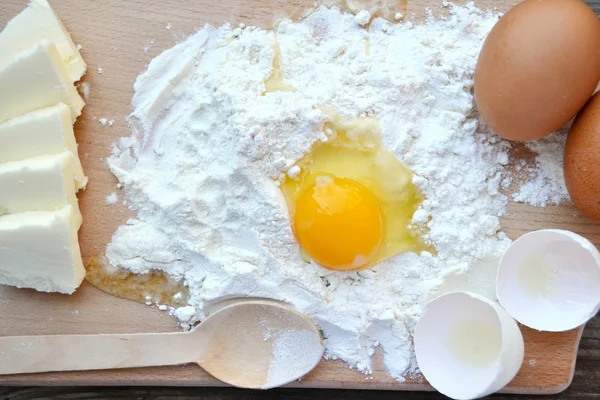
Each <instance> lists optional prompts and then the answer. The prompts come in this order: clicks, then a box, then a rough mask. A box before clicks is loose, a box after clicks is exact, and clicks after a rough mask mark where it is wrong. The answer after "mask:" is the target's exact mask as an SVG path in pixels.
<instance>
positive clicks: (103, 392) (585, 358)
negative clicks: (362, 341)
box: [0, 0, 600, 400]
mask: <svg viewBox="0 0 600 400" xmlns="http://www.w3.org/2000/svg"><path fill="white" fill-rule="evenodd" d="M586 2H587V3H588V4H590V5H591V6H592V7H593V8H594V9H595V10H596V12H597V13H600V0H586ZM514 397H515V396H512V395H497V396H494V398H496V399H508V398H514ZM582 397H585V398H600V317H596V318H595V319H593V320H592V321H590V323H588V325H587V327H586V329H585V331H584V333H583V338H582V340H581V345H580V349H579V353H578V361H577V368H576V372H575V378H574V381H573V383H572V385H571V386H570V387H569V388H568V389H567V390H566V391H565V392H563V393H562V394H559V395H554V396H548V397H546V398H552V399H579V398H582ZM39 398H57V399H60V398H64V399H66V398H68V399H75V398H98V399H117V398H119V399H128V398H139V399H159V398H160V399H165V398H178V399H192V398H197V399H211V400H212V399H214V400H229V399H231V400H233V399H236V400H237V399H244V400H251V399H294V400H303V399H307V400H308V399H311V400H312V399H314V400H319V399H337V398H343V399H348V400H355V399H356V400H358V399H365V400H369V399H377V400H387V399H390V400H391V399H397V398H402V399H442V398H444V397H443V396H441V395H439V394H437V393H427V392H422V393H418V392H374V391H356V390H352V391H351V390H302V389H279V390H273V391H269V392H252V391H244V390H238V389H229V388H176V387H169V388H152V387H147V388H126V387H119V388H111V387H103V388H88V387H75V388H68V387H45V388H27V387H0V399H39ZM519 398H521V399H527V398H532V399H533V398H535V396H527V397H524V396H519ZM538 398H539V397H538Z"/></svg>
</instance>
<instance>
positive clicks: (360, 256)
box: [293, 175, 384, 270]
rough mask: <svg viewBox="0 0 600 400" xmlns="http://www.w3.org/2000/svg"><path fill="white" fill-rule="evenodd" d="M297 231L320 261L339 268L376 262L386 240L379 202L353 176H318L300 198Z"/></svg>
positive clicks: (303, 245) (295, 229)
mask: <svg viewBox="0 0 600 400" xmlns="http://www.w3.org/2000/svg"><path fill="white" fill-rule="evenodd" d="M293 227H294V233H295V235H296V238H297V239H298V242H299V243H300V246H301V247H302V248H303V249H304V251H306V253H307V254H308V255H309V256H310V257H311V258H312V259H313V260H315V261H316V262H317V263H319V264H321V265H323V266H324V267H327V268H331V269H339V270H349V269H357V268H360V267H363V266H365V265H366V264H368V263H369V262H370V261H372V258H373V255H374V254H375V252H376V251H377V250H378V249H379V245H380V244H381V241H382V239H383V229H384V228H383V216H382V213H381V209H380V207H379V203H378V201H377V199H376V198H375V197H374V196H373V194H372V193H371V192H370V191H369V190H367V189H366V188H365V187H363V186H362V185H360V184H359V183H357V182H355V181H353V180H351V179H347V178H345V179H342V178H335V177H331V176H327V175H322V176H318V177H317V178H316V182H315V184H314V185H312V186H310V187H308V188H307V189H306V190H305V191H304V192H303V193H302V194H301V195H300V196H299V197H298V200H297V201H296V213H295V215H294V225H293Z"/></svg>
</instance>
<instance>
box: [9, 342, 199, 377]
mask: <svg viewBox="0 0 600 400" xmlns="http://www.w3.org/2000/svg"><path fill="white" fill-rule="evenodd" d="M193 339H194V338H193V336H192V335H191V334H190V333H150V334H146V333H142V334H130V335H71V336H69V335H60V336H58V335H57V336H13V337H0V375H7V374H21V373H32V372H49V371H82V370H93V369H113V368H130V367H149V366H159V365H177V364H186V363H189V362H192V361H195V360H197V359H198V358H197V357H195V356H198V353H199V350H200V349H199V348H198V347H199V346H198V343H197V342H194V340H193Z"/></svg>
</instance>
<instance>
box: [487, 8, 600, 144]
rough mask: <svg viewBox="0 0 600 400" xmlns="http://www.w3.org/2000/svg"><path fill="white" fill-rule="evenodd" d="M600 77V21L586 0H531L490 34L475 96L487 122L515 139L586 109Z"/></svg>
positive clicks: (546, 131) (547, 129) (554, 125)
mask: <svg viewBox="0 0 600 400" xmlns="http://www.w3.org/2000/svg"><path fill="white" fill-rule="evenodd" d="M599 79H600V21H598V18H597V17H596V14H595V13H594V12H593V11H592V9H591V8H589V7H588V6H586V5H585V4H584V3H583V2H581V1H580V0H526V1H524V2H523V3H521V4H519V5H517V6H516V7H514V8H513V9H511V10H510V11H509V12H507V13H506V14H505V15H504V16H503V17H502V18H500V20H499V21H498V23H497V24H496V26H494V28H493V29H492V31H491V32H490V34H489V36H488V37H487V39H486V41H485V43H484V45H483V48H482V50H481V54H480V55H479V60H478V63H477V68H476V70H475V99H476V101H477V106H478V107H479V112H480V113H481V116H482V117H483V119H484V121H485V122H486V123H487V125H488V126H489V127H490V128H491V129H492V130H493V131H494V132H496V133H497V134H498V135H500V136H502V137H504V138H506V139H510V140H517V141H526V140H533V139H539V138H541V137H543V136H546V135H548V134H550V133H552V132H553V131H555V130H556V129H558V128H560V127H561V126H562V125H564V124H565V123H566V122H567V121H569V120H570V119H571V118H572V117H573V116H575V114H576V113H577V112H578V111H579V110H580V109H581V107H583V105H584V104H585V102H586V101H587V100H588V99H589V97H590V96H591V95H592V93H593V91H594V88H595V87H596V84H597V83H598V80H599Z"/></svg>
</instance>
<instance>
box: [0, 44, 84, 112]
mask: <svg viewBox="0 0 600 400" xmlns="http://www.w3.org/2000/svg"><path fill="white" fill-rule="evenodd" d="M0 51H1V50H0ZM61 102H62V103H65V104H66V105H67V106H68V107H69V108H70V110H71V122H72V123H74V122H75V120H76V119H77V117H78V116H79V115H81V109H82V108H83V106H84V105H85V103H84V102H83V99H82V98H81V96H80V95H79V93H77V89H76V88H75V85H74V84H73V81H72V80H71V78H70V77H69V74H68V72H67V69H66V68H65V66H64V65H63V64H62V61H61V59H60V55H59V54H58V51H57V50H56V46H55V45H54V44H52V43H51V42H49V41H47V40H44V41H42V42H41V43H40V44H38V45H37V46H35V47H34V48H33V49H31V50H30V51H28V52H24V53H19V55H18V56H16V57H15V58H13V59H12V60H11V61H10V63H8V64H7V65H5V66H4V67H3V68H2V69H0V122H4V121H7V120H9V119H11V118H14V117H18V116H21V115H23V114H27V113H28V112H31V111H35V110H38V109H40V108H46V107H50V106H54V105H56V104H58V103H61Z"/></svg>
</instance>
